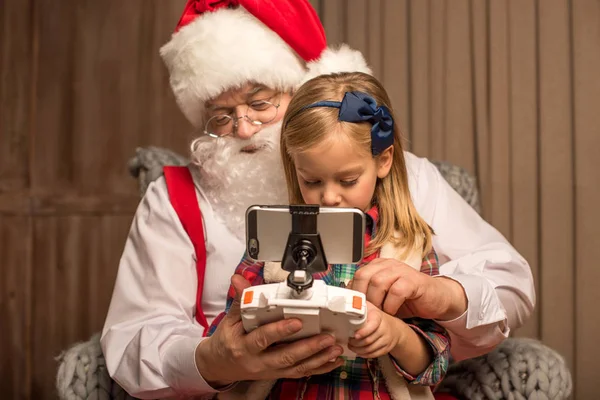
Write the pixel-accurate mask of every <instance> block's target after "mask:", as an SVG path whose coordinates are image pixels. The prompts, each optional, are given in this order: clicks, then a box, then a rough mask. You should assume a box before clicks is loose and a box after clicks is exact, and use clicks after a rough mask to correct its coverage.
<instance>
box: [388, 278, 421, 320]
mask: <svg viewBox="0 0 600 400" xmlns="http://www.w3.org/2000/svg"><path fill="white" fill-rule="evenodd" d="M415 290H416V285H415V283H414V282H413V281H411V280H409V279H399V280H397V281H396V282H394V284H393V285H392V286H391V287H390V290H389V292H388V294H387V296H386V297H385V300H384V302H383V306H382V309H383V311H385V312H386V313H388V314H390V315H396V314H397V313H398V310H399V309H400V307H402V305H403V304H404V302H405V301H406V299H410V298H413V294H414V293H415Z"/></svg>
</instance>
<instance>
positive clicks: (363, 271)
mask: <svg viewBox="0 0 600 400" xmlns="http://www.w3.org/2000/svg"><path fill="white" fill-rule="evenodd" d="M384 261H385V260H383V259H376V260H373V261H371V262H370V263H368V264H367V265H365V266H362V267H360V268H359V269H358V270H357V271H356V273H355V274H354V278H353V279H352V290H356V291H358V292H361V293H364V294H367V289H368V288H369V283H370V282H371V277H373V276H374V275H376V274H377V273H378V272H380V271H381V270H382V269H384V268H385V263H384Z"/></svg>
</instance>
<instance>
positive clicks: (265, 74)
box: [160, 7, 371, 128]
mask: <svg viewBox="0 0 600 400" xmlns="http://www.w3.org/2000/svg"><path fill="white" fill-rule="evenodd" d="M160 55H161V57H162V59H163V61H164V63H165V65H166V66H167V68H168V70H169V75H170V77H169V81H170V84H171V88H172V90H173V93H174V94H175V98H176V100H177V103H178V104H179V107H180V108H181V111H182V112H183V114H184V115H185V116H186V117H187V119H188V120H189V121H190V122H191V123H192V125H194V126H195V127H197V128H200V127H201V126H202V124H203V117H204V115H203V110H204V104H205V102H206V101H207V100H210V99H212V98H215V97H217V96H219V95H220V94H222V93H223V92H225V91H227V90H229V89H233V88H237V87H241V86H242V85H244V84H247V83H250V82H255V83H259V84H263V85H265V86H267V87H269V88H272V89H276V90H290V89H295V88H297V87H299V86H300V85H301V84H302V83H304V82H306V81H307V80H309V79H311V78H314V77H316V76H318V75H322V74H328V73H334V72H365V73H368V74H370V73H371V70H370V69H369V67H368V66H367V63H366V61H365V59H364V57H363V55H362V54H361V53H360V52H359V51H356V50H352V49H351V48H350V47H348V46H347V45H342V46H340V47H339V48H337V49H332V48H327V49H325V50H324V51H323V53H322V54H321V57H320V58H319V59H318V60H315V61H311V62H309V63H308V64H306V63H305V62H304V60H302V59H301V58H300V57H299V56H298V55H297V54H296V52H295V51H294V50H293V49H292V48H291V47H290V46H289V45H288V44H287V43H286V42H285V41H284V40H283V39H281V37H279V35H277V34H276V33H275V32H274V31H272V30H271V29H269V28H268V27H267V26H266V25H264V24H263V23H262V22H260V21H259V20H258V19H257V18H256V17H254V16H253V15H251V14H250V13H249V12H248V11H246V10H245V9H244V8H243V7H238V8H235V9H230V8H222V9H219V10H216V11H214V12H207V13H204V14H202V15H200V16H198V17H197V18H196V19H195V20H194V21H192V22H191V23H189V24H188V25H186V26H184V27H182V28H181V29H180V30H179V31H178V32H176V33H174V34H173V36H172V37H171V40H170V41H169V42H168V43H166V44H165V45H164V46H163V47H162V48H161V49H160Z"/></svg>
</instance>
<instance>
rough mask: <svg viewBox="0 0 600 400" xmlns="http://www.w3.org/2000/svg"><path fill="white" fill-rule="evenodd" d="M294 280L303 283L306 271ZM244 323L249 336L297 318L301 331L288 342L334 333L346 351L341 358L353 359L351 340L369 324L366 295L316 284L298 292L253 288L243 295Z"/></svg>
mask: <svg viewBox="0 0 600 400" xmlns="http://www.w3.org/2000/svg"><path fill="white" fill-rule="evenodd" d="M292 274H293V275H292V280H297V281H300V282H301V281H304V280H305V279H306V274H307V272H306V271H303V270H298V271H294V272H293V273H292ZM240 308H241V314H242V323H243V325H244V329H245V330H246V332H251V331H252V330H254V329H256V328H258V327H259V326H261V325H264V324H267V323H269V322H275V321H279V320H282V319H288V318H297V319H299V320H301V321H302V330H300V331H299V332H297V333H295V334H294V335H292V336H290V337H289V338H287V339H286V341H294V340H298V339H302V338H306V337H310V336H314V335H317V334H320V333H326V332H327V333H331V334H332V335H333V336H335V338H336V342H337V343H338V344H339V345H340V346H342V347H343V349H344V353H343V354H342V356H344V357H346V358H348V359H354V358H355V357H356V354H355V353H354V352H352V351H350V350H349V349H348V346H347V345H348V339H349V338H351V337H353V336H354V333H355V332H356V331H357V330H359V329H360V328H361V327H362V326H363V325H364V324H365V321H366V320H367V304H366V299H365V295H364V294H363V293H360V292H357V291H355V290H351V289H344V288H340V287H335V286H327V285H326V284H325V282H323V281H322V280H315V281H314V282H313V285H312V287H311V288H309V289H306V290H303V291H301V292H298V291H296V290H294V289H292V288H290V287H289V286H288V284H287V283H286V282H281V283H272V284H266V285H259V286H252V287H249V288H246V289H245V290H244V292H243V293H242V302H241V307H240Z"/></svg>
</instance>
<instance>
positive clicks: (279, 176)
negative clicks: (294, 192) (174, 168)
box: [192, 122, 288, 241]
mask: <svg viewBox="0 0 600 400" xmlns="http://www.w3.org/2000/svg"><path fill="white" fill-rule="evenodd" d="M280 134H281V122H279V123H277V124H274V125H272V126H268V127H264V128H263V129H261V131H260V132H259V133H257V134H256V135H254V136H253V137H252V138H251V139H249V140H240V139H237V138H235V137H225V138H222V139H213V138H209V137H206V136H205V137H202V138H199V139H196V141H195V142H194V144H193V145H192V160H193V162H194V164H196V165H197V166H198V170H199V171H200V177H201V181H200V183H201V186H202V189H203V192H204V193H205V195H206V196H207V198H208V201H209V203H210V205H211V206H212V208H213V210H214V212H215V216H216V218H217V219H219V220H221V222H223V223H224V224H225V225H226V226H227V228H229V230H230V231H231V232H232V233H233V234H234V235H236V236H237V237H238V238H239V239H240V240H242V241H244V240H245V226H246V221H245V219H246V210H247V209H248V207H250V206H252V205H255V204H271V205H272V204H287V203H288V194H287V186H286V182H285V176H284V173H283V165H282V163H281V155H280V150H279V149H280V145H279V137H280ZM248 145H255V146H257V147H261V146H262V147H263V148H262V149H260V150H258V151H257V152H255V153H245V152H241V149H242V148H244V147H246V146H248Z"/></svg>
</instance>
